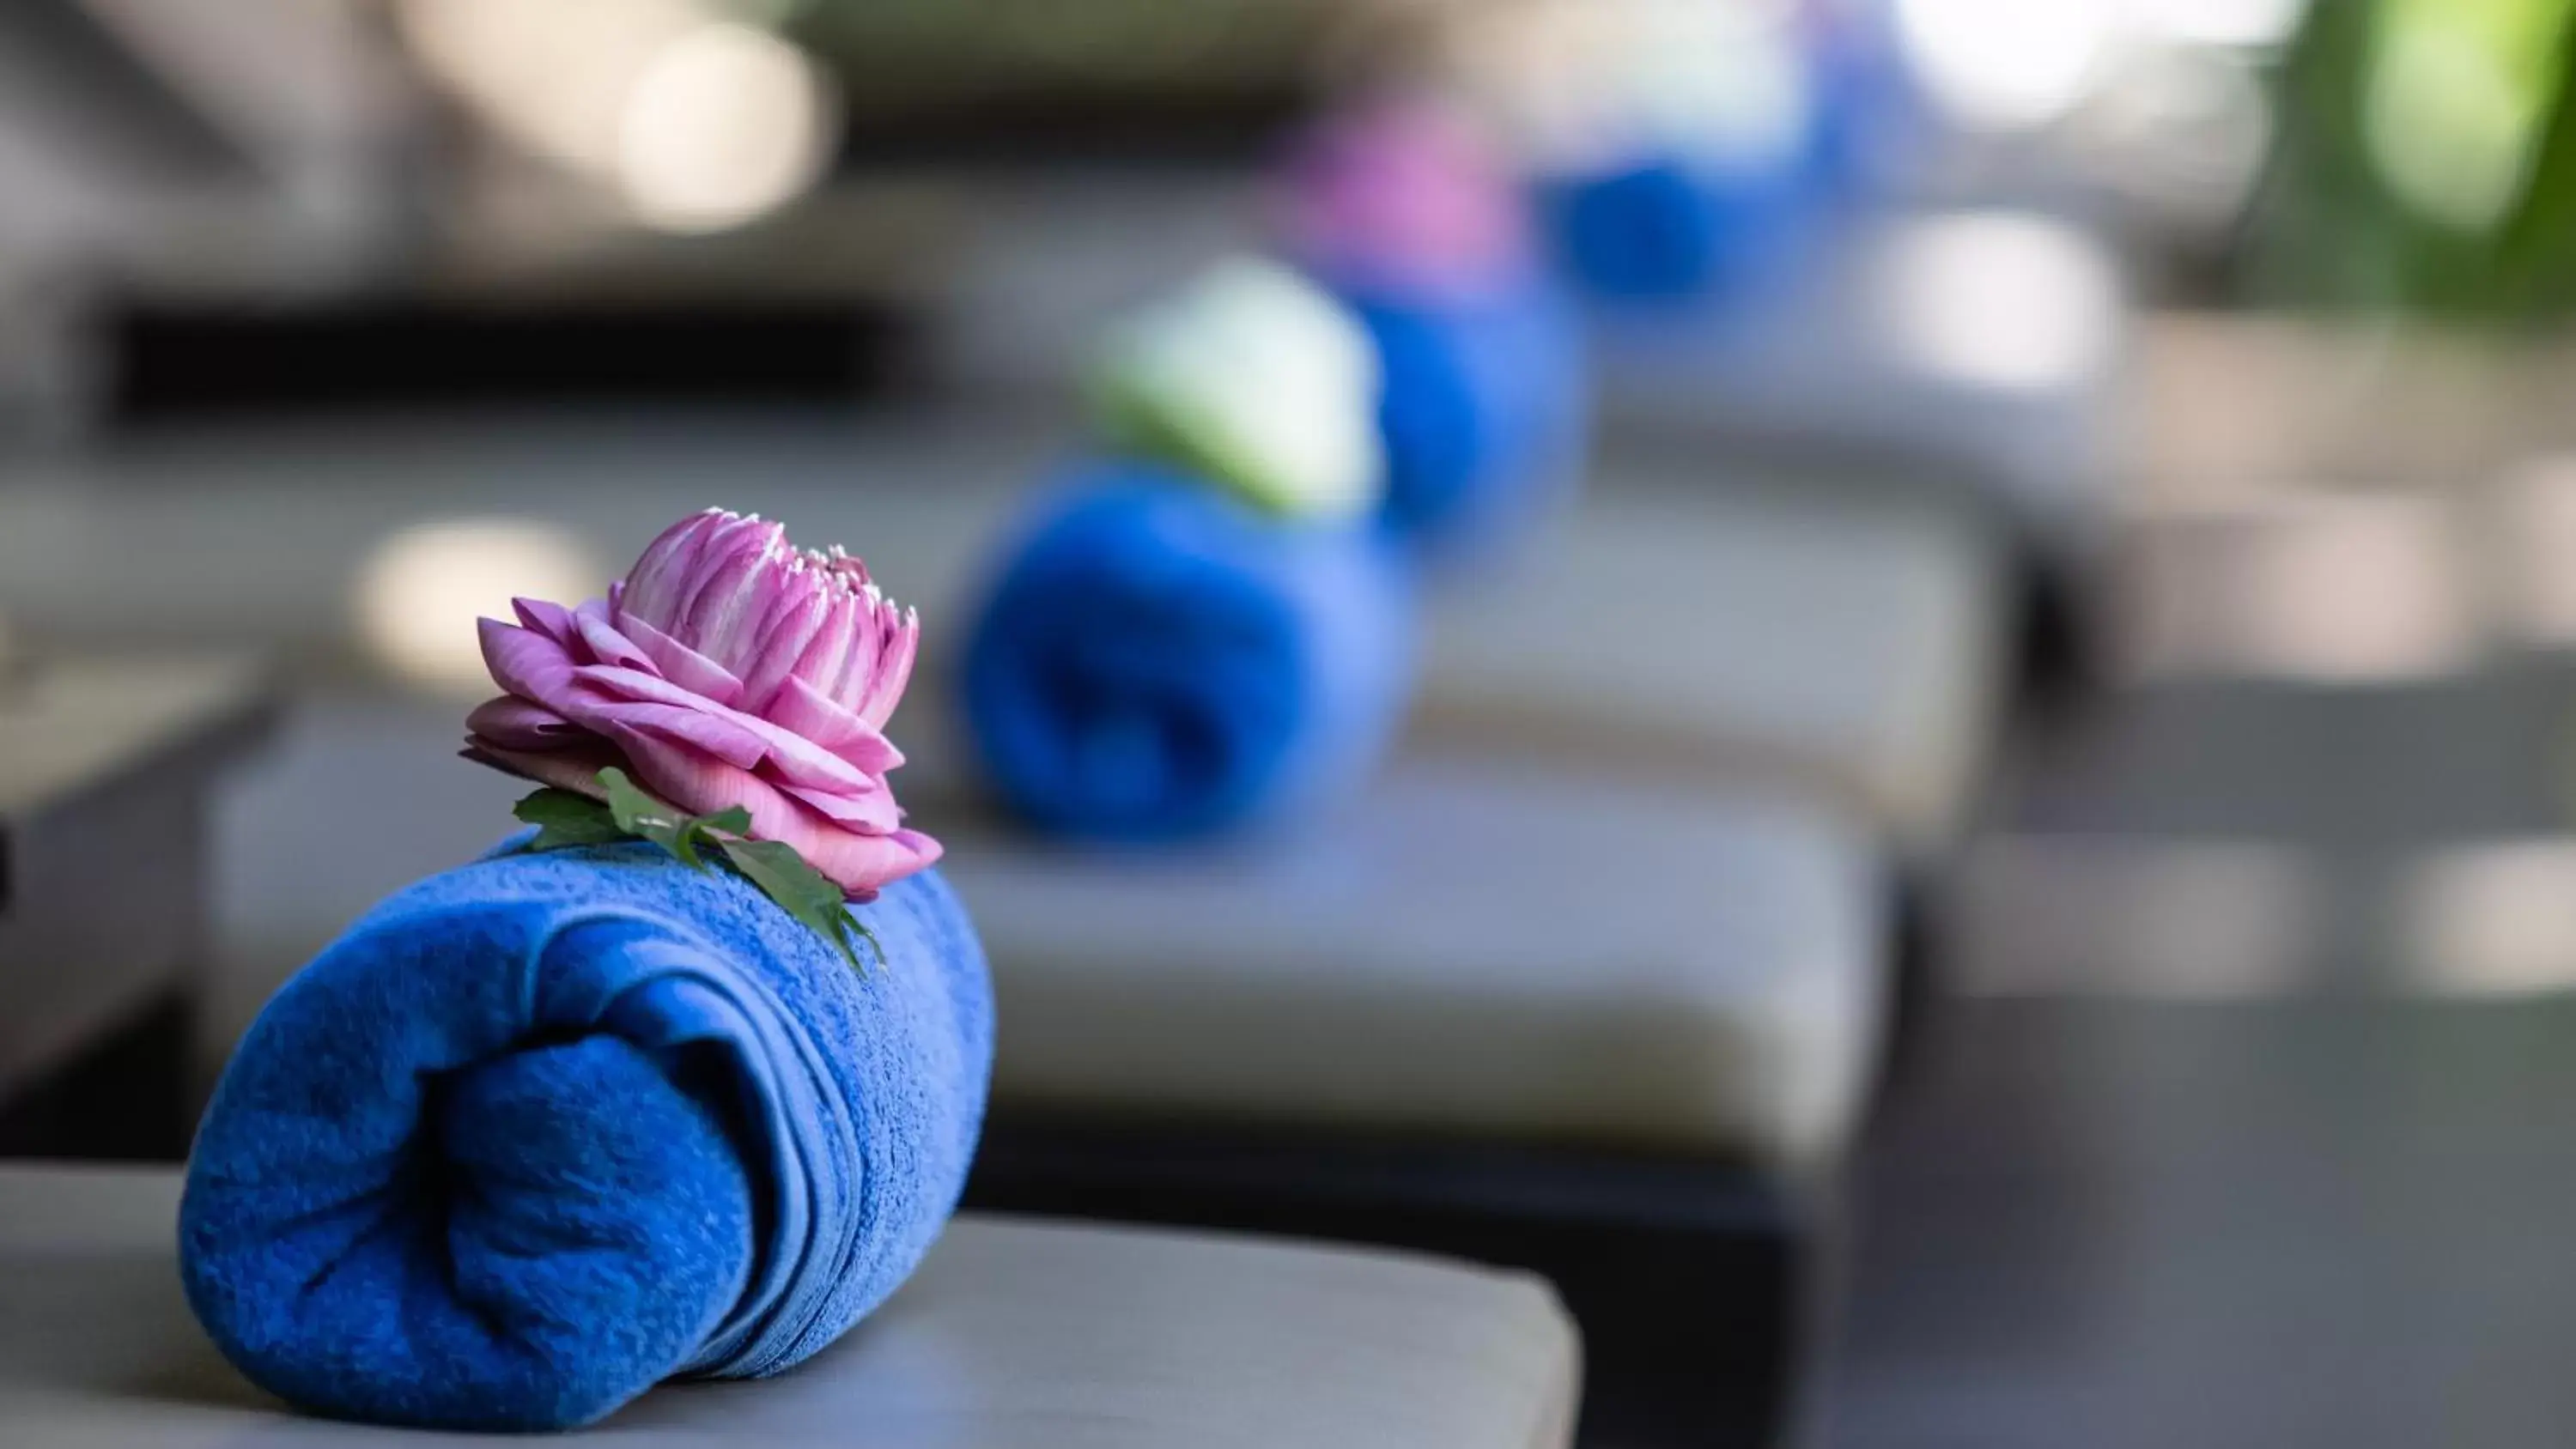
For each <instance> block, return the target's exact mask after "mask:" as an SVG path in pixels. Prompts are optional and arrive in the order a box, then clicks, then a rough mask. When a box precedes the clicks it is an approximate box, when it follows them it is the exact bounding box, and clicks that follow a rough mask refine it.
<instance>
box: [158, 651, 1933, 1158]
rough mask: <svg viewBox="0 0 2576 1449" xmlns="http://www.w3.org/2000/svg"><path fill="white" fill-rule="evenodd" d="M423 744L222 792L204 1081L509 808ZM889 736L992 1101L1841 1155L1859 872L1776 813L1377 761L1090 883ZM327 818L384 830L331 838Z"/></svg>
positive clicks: (1647, 792) (495, 829) (1860, 1070)
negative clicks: (976, 956)
mask: <svg viewBox="0 0 2576 1449" xmlns="http://www.w3.org/2000/svg"><path fill="white" fill-rule="evenodd" d="M909 708H910V706H907V709H909ZM932 713H933V712H932V711H929V710H925V711H924V712H923V714H924V717H925V719H927V718H928V717H929V716H930V715H931V714H932ZM452 730H453V725H452V723H451V722H450V714H449V712H447V711H442V710H439V709H437V708H436V707H434V706H428V707H424V706H412V705H401V704H392V703H372V704H371V703H365V702H360V701H347V700H343V701H329V700H323V701H315V702H312V703H309V704H307V705H306V706H304V707H303V708H302V709H300V710H299V711H298V713H297V715H296V716H295V718H294V719H293V720H292V721H291V722H290V724H289V726H288V728H287V729H286V730H285V731H284V733H283V737H282V739H281V741H280V744H279V746H278V748H277V749H276V750H274V751H273V752H272V753H271V755H270V757H269V758H267V759H265V760H263V761H261V762H260V763H259V764H257V765H256V766H254V767H253V768H251V769H249V770H247V771H245V772H244V773H243V775H242V778H241V779H240V780H239V781H237V782H236V783H235V784H234V785H233V786H232V787H231V788H229V789H228V790H227V791H226V792H225V795H224V803H223V808H222V809H221V810H220V811H219V812H218V816H217V841H218V845H219V860H220V862H221V873H220V876H219V879H220V882H221V890H220V910H219V914H218V920H219V922H220V925H221V931H222V948H223V949H222V953H221V958H222V964H223V968H224V969H223V971H222V973H221V976H220V979H219V982H218V985H217V989H216V991H215V992H214V995H213V999H212V1001H211V1002H210V1004H209V1008H210V1009H209V1010H208V1011H207V1013H206V1016H207V1019H208V1029H209V1039H208V1041H207V1042H206V1048H207V1050H206V1055H207V1057H208V1059H209V1060H219V1059H220V1058H221V1056H222V1055H223V1054H224V1053H225V1052H227V1051H229V1049H230V1045H231V1042H232V1040H233V1039H234V1037H236V1036H237V1035H238V1034H239V1032H240V1031H241V1030H242V1028H243V1027H245V1026H246V1025H247V1024H248V1023H249V1020H250V1017H251V1015H252V1013H253V1012H255V1011H256V1010H257V1009H258V1006H259V1004H260V1002H261V1001H263V1000H264V999H265V998H266V997H267V995H268V993H269V992H270V991H272V990H274V989H275V988H276V986H277V985H278V983H279V982H280V981H282V980H283V979H284V977H285V975H286V973H287V972H289V971H291V970H293V969H294V968H295V967H297V966H299V965H301V964H302V963H303V962H304V961H305V960H306V959H307V958H309V957H310V956H311V955H312V954H313V953H314V952H315V951H316V950H318V949H319V948H320V947H321V946H322V945H323V944H324V943H325V942H327V941H328V940H329V939H330V938H331V937H332V936H333V935H335V934H336V933H337V932H338V931H339V929H340V928H341V927H342V926H343V925H345V924H346V923H347V921H348V920H349V919H351V918H352V917H354V916H355V915H357V914H358V913H359V912H361V911H363V910H365V909H366V908H367V907H368V906H370V905H372V904H373V903H374V902H375V901H376V899H378V898H379V897H380V896H382V895H384V894H385V893H387V892H389V891H391V890H394V889H396V888H398V887H399V886H401V885H402V884H404V883H405V882H407V881H409V880H412V879H414V878H416V877H418V876H420V875H424V874H427V873H429V872H432V871H437V870H442V869H445V868H447V867H449V866H452V865H454V864H456V863H458V862H459V861H461V860H464V859H466V858H468V857H470V856H471V855H472V854H473V853H474V852H476V851H478V850H480V849H482V848H483V847H485V846H487V845H488V844H490V843H491V842H492V841H493V840H495V839H498V838H499V837H500V835H502V834H503V833H504V832H505V831H506V830H507V829H508V828H509V827H510V826H511V824H512V823H513V822H511V821H510V819H509V802H510V800H512V799H513V798H515V797H516V796H517V795H519V794H521V793H524V790H525V787H524V786H522V785H520V784H519V783H518V782H515V781H511V780H508V779H505V778H502V777H500V776H498V775H492V774H489V773H488V772H485V771H480V770H477V769H475V768H474V767H472V766H469V765H467V764H465V763H463V762H462V761H459V760H457V759H455V758H453V757H452V755H450V754H449V753H448V749H449V748H450V746H451V744H452V740H453V734H452ZM916 739H918V740H922V741H923V742H922V743H918V744H914V743H913V741H915V740H916ZM905 740H906V742H907V745H908V746H910V747H911V748H912V750H913V755H914V758H913V761H912V763H910V764H908V765H906V766H905V767H904V769H903V771H902V772H901V773H900V775H899V776H898V777H897V781H898V784H899V785H900V787H901V791H902V796H903V800H904V802H905V804H906V806H907V807H908V808H909V809H910V810H911V812H912V818H913V820H914V822H915V823H916V824H919V825H921V826H922V827H923V828H925V829H928V830H931V831H932V832H934V833H935V834H937V835H938V836H939V837H940V838H941V840H942V841H943V842H944V843H945V844H946V845H947V846H948V851H949V853H948V857H947V860H946V861H945V862H944V866H943V868H944V869H945V870H946V871H947V872H948V874H949V877H950V878H951V879H952V880H953V881H955V882H956V883H957V885H958V887H959V888H960V890H962V891H963V892H964V893H965V895H966V898H967V903H968V905H969V907H970V908H971V909H972V910H973V911H974V913H975V919H976V925H977V928H978V929H979V930H980V931H981V932H982V933H983V936H984V940H985V944H986V947H987V949H988V951H989V953H990V955H991V956H992V958H993V962H994V968H995V971H996V974H997V977H998V982H999V990H1000V993H1001V1013H1002V1035H1001V1041H1000V1052H999V1056H1000V1061H999V1066H998V1072H999V1083H998V1085H999V1089H1000V1090H1001V1091H1002V1092H1003V1093H1005V1094H1006V1095H1008V1096H1011V1097H1015V1098H1018V1099H1021V1100H1036V1101H1043V1102H1052V1103H1062V1104H1067V1105H1075V1104H1080V1105H1089V1106H1103V1107H1124V1108H1142V1109H1151V1110H1154V1111H1158V1112H1171V1111H1177V1110H1190V1111H1197V1112H1201V1113H1214V1114H1222V1115H1234V1116H1240V1117H1251V1118H1260V1119H1265V1120H1272V1121H1280V1122H1290V1123H1324V1124H1346V1125H1361V1126H1369V1127H1388V1128H1402V1127H1417V1128H1429V1129H1438V1130H1446V1131H1453V1132H1472V1133H1484V1134H1498V1135H1507V1136H1516V1137H1539V1138H1573V1139H1579V1140H1586V1141H1611V1142H1637V1143H1654V1144H1664V1145H1671V1146H1680V1147H1686V1148H1690V1149H1695V1150H1711V1151H1724V1152H1730V1153H1745V1154H1750V1155H1753V1156H1756V1157H1762V1158H1771V1159H1778V1160H1782V1161H1786V1162H1793V1163H1794V1162H1804V1161H1810V1160H1817V1159H1822V1158H1826V1157H1830V1156H1831V1155H1832V1154H1834V1153H1836V1152H1838V1151H1839V1150H1840V1148H1841V1147H1842V1146H1843V1145H1844V1142H1845V1140H1846V1138H1847V1136H1848V1133H1849V1131H1850V1128H1851V1125H1852V1120H1853V1117H1854V1115H1855V1113H1856V1110H1857V1103H1858V1099H1859V1096H1860V1093H1861V1089H1862V1084H1863V1083H1864V1082H1865V1080H1866V1079H1867V1077H1868V1074H1869V1069H1870V1064H1871V1062H1872V1060H1873V1058H1874V1055H1875V1053H1876V1050H1877V1042H1878V1031H1879V1019H1880V1015H1881V1012H1882V1010H1883V1008H1884V997H1885V994H1886V989H1887V986H1886V977H1887V972H1888V964H1887V961H1886V959H1885V952H1884V944H1883V937H1884V934H1885V931H1884V925H1885V920H1884V912H1885V909H1886V903H1885V901H1884V900H1883V898H1882V890H1883V881H1882V879H1881V877H1882V874H1883V867H1882V862H1881V860H1880V858H1879V856H1878V854H1877V853H1876V852H1875V851H1874V850H1873V849H1872V848H1871V847H1870V845H1869V844H1868V842H1867V840H1866V838H1865V836H1864V835H1863V833H1862V832H1861V831H1860V830H1859V828H1858V827H1856V826H1853V825H1851V824H1848V823H1846V822H1845V820H1844V819H1843V817H1841V816H1840V814H1839V813H1838V812H1834V811H1830V810H1827V809H1824V808H1822V807H1821V806H1819V805H1817V804H1815V803H1813V802H1811V801H1809V800H1808V799H1806V798H1805V797H1804V796H1803V795H1801V794H1800V793H1798V792H1794V791H1787V790H1775V791H1771V792H1767V793H1760V792H1748V791H1745V790H1739V789H1718V788H1713V787H1709V786H1705V785H1697V784H1689V783H1682V784H1675V783H1673V782H1671V781H1668V780H1662V779H1653V778H1645V779H1639V778H1628V777H1623V776H1614V775H1608V774H1604V773H1602V772H1599V771H1586V770H1581V769H1576V768H1572V767H1560V768H1556V769H1548V770H1535V769H1524V768H1521V767H1519V766H1518V765H1515V764H1512V763H1508V762H1486V761H1477V760H1472V759H1470V760H1455V759H1453V760H1448V761H1445V762H1444V761H1443V760H1441V759H1439V758H1437V757H1411V756H1407V757H1401V758H1399V759H1398V760H1396V761H1395V762H1393V763H1392V764H1391V765H1390V767H1389V768H1388V770H1387V771H1386V773H1385V775H1384V776H1383V778H1381V779H1380V780H1379V781H1377V782H1376V783H1374V784H1373V785H1371V786H1370V787H1369V789H1368V790H1367V791H1366V793H1365V794H1364V795H1363V796H1362V797H1360V798H1358V799H1355V800H1353V801H1350V802H1348V803H1347V804H1346V805H1345V806H1343V807H1342V808H1341V809H1340V810H1339V811H1338V812H1337V813H1335V814H1334V815H1332V816H1330V817H1328V818H1326V819H1323V820H1319V821H1312V822H1307V823H1306V825H1305V826H1304V827H1303V828H1302V829H1301V830H1300V831H1298V832H1297V833H1293V834H1283V835H1275V836H1269V837H1261V838H1255V839H1251V840H1247V841H1241V842H1235V843H1232V844H1230V845H1224V846H1218V847H1210V848H1203V849H1200V850H1196V851H1192V852H1189V853H1185V854H1181V855H1168V854H1152V853H1142V854H1140V853H1135V852H1115V851H1113V852H1106V853H1102V852H1093V851H1084V850H1078V849H1072V848H1068V847H1064V846H1060V845H1050V844H1048V843H1046V842H1042V841H1036V840H1032V839H1029V838H1027V837H1025V836H1023V835H1020V834H1018V833H1016V832H1013V831H1011V830H1009V829H1007V828H1006V827H1002V826H1000V825H998V824H997V823H996V822H994V821H993V820H992V819H991V818H990V817H989V815H987V814H985V813H984V812H982V811H981V810H980V808H977V807H973V806H971V805H970V804H968V803H967V802H966V801H964V800H963V799H961V795H962V794H963V791H962V789H961V786H960V782H959V780H958V777H957V774H956V770H957V764H958V761H957V760H956V757H955V753H954V741H953V740H944V739H943V736H941V735H940V734H939V733H937V732H935V731H934V732H933V733H932V734H931V735H929V736H926V737H924V736H915V735H911V734H907V735H906V736H905ZM932 741H940V742H943V743H945V744H946V745H947V746H948V748H945V749H943V748H940V747H939V746H938V745H937V744H934V743H932ZM353 794H355V795H358V796H363V797H364V798H366V799H368V800H369V801H371V802H373V803H372V805H371V807H370V808H372V809H375V810H378V811H381V812H384V814H385V815H386V817H387V818H398V819H402V820H405V821H407V822H410V824H409V826H408V827H407V828H406V829H405V830H403V831H399V832H380V833H366V832H361V833H358V834H356V835H350V834H348V833H346V832H342V831H336V830H334V829H333V828H332V822H333V821H334V820H335V819H336V818H338V816H337V812H339V811H340V810H342V809H343V808H344V806H343V803H342V802H344V801H345V800H347V799H348V798H351V797H352V796H353ZM304 842H322V843H325V844H327V848H324V846H323V845H307V844H303V843H304Z"/></svg>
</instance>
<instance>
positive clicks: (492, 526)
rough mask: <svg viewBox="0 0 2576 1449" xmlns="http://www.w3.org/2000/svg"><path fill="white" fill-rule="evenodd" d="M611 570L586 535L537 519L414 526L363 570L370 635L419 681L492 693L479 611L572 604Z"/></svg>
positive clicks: (506, 612)
mask: <svg viewBox="0 0 2576 1449" xmlns="http://www.w3.org/2000/svg"><path fill="white" fill-rule="evenodd" d="M608 576H609V575H608V571H607V570H606V569H605V568H603V567H602V566H601V565H600V563H599V561H598V560H597V559H596V558H594V557H593V556H592V554H591V551H590V550H589V549H588V548H586V547H585V546H583V544H582V542H581V540H579V539H578V538H575V537H574V536H573V535H572V534H570V533H568V532H566V531H565V530H563V529H561V528H558V527H556V526H555V525H553V524H550V523H543V522H539V521H537V520H534V519H527V518H460V519H448V520H442V521H440V522H436V523H425V524H420V525H418V526H415V527H412V528H407V529H404V530H402V531H401V532H399V533H396V534H394V535H392V536H391V537H389V538H387V539H385V541H384V542H383V543H381V544H379V545H378V546H377V547H376V549H375V551H374V552H373V553H372V554H370V555H369V556H368V557H367V559H366V561H365V563H364V564H362V565H361V566H360V568H359V571H358V576H357V582H356V596H355V598H354V600H353V603H354V606H355V609H356V612H357V624H358V632H359V636H360V638H361V639H362V640H363V641H364V643H365V645H366V647H367V651H368V653H369V654H371V655H372V656H374V658H375V660H376V661H377V662H378V663H379V664H381V665H383V666H384V667H385V668H387V669H389V670H391V671H392V672H393V673H395V674H397V675H400V676H401V677H402V678H404V679H406V680H408V681H410V682H412V683H414V684H418V685H422V686H425V687H428V688H432V689H438V690H442V691H451V692H456V693H464V694H481V693H490V692H491V691H492V688H493V685H492V680H491V676H490V675H489V674H488V673H487V672H486V671H485V669H484V667H483V650H482V644H481V641H480V639H479V638H478V635H477V630H476V627H475V622H474V621H475V620H476V619H479V618H494V619H508V618H510V617H511V614H510V600H511V599H512V598H513V597H520V596H524V597H528V598H539V599H553V600H556V601H558V602H561V603H565V604H571V603H575V602H578V601H580V600H582V599H587V598H590V597H592V596H594V595H596V594H598V593H599V592H601V589H602V587H603V586H604V583H605V581H606V580H607V578H608Z"/></svg>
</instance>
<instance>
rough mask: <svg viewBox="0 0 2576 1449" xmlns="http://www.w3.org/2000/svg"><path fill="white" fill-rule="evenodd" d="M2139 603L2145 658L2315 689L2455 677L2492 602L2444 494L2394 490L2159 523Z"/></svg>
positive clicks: (2280, 501)
mask: <svg viewBox="0 0 2576 1449" xmlns="http://www.w3.org/2000/svg"><path fill="white" fill-rule="evenodd" d="M2154 534H2155V536H2154V537H2151V538H2142V539H2141V540H2140V544H2139V547H2140V549H2141V551H2142V552H2143V554H2144V555H2145V557H2146V560H2147V562H2148V564H2149V565H2150V567H2149V568H2148V570H2147V571H2146V573H2145V576H2144V578H2143V579H2142V583H2143V586H2144V597H2142V598H2140V599H2139V601H2138V606H2137V608H2136V609H2135V610H2134V611H2133V612H2134V614H2135V616H2136V619H2137V622H2138V624H2139V626H2140V629H2141V631H2142V634H2143V636H2144V637H2143V638H2142V639H2141V640H2139V641H2138V642H2139V653H2140V654H2141V655H2142V656H2143V657H2142V658H2141V660H2140V662H2141V664H2142V665H2143V666H2144V667H2145V668H2146V669H2148V670H2149V671H2151V672H2154V673H2198V672H2218V673H2236V674H2247V675H2257V676H2271V677H2276V678H2283V679H2293V680H2300V681H2303V682H2307V683H2312V684H2328V685H2370V684H2395V683H2407V682H2412V681H2419V680H2425V679H2432V678H2438V677H2441V676H2443V675H2447V674H2452V673H2456V672H2457V671H2459V670H2460V669H2462V668H2464V667H2465V666H2467V665H2468V664H2469V663H2470V662H2471V661H2472V660H2473V659H2474V658H2475V657H2476V654H2477V651H2478V649H2479V647H2480V646H2481V644H2482V643H2483V639H2484V628H2483V623H2484V621H2483V611H2482V609H2481V607H2480V600H2479V599H2478V598H2477V596H2476V593H2475V591H2474V590H2473V588H2472V587H2471V581H2470V579H2469V577H2468V573H2467V570H2466V568H2465V566H2464V560H2463V558H2462V550H2461V544H2462V540H2460V539H2459V538H2457V537H2455V536H2454V533H2453V529H2452V520H2451V517H2450V515H2449V513H2448V512H2447V510H2446V507H2445V504H2444V501H2443V500H2441V499H2438V498H2432V497H2425V496H2421V495H2417V494H2411V493H2404V492H2397V491H2386V492H2380V493H2364V494H2345V495H2339V496H2337V495H2315V494H2312V495H2297V496H2283V497H2275V498H2273V499H2271V500H2268V501H2266V502H2264V503H2260V504H2256V505H2254V506H2249V507H2247V508H2245V509H2243V510H2241V511H2235V512H2229V513H2221V514H2216V515H2212V516H2210V517H2207V518H2202V519H2196V520H2192V521H2189V522H2172V523H2167V524H2165V525H2162V526H2160V527H2159V528H2158V529H2156V530H2155V531H2154Z"/></svg>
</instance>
